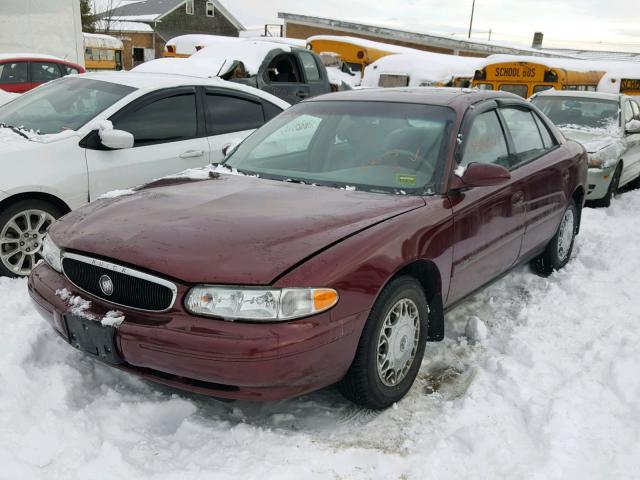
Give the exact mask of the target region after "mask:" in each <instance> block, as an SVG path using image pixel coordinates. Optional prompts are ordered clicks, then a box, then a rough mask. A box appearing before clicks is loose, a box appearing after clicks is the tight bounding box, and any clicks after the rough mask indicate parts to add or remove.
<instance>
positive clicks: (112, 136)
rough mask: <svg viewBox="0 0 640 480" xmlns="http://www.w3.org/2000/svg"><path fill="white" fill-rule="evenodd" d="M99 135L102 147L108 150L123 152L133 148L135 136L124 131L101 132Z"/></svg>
mask: <svg viewBox="0 0 640 480" xmlns="http://www.w3.org/2000/svg"><path fill="white" fill-rule="evenodd" d="M98 133H99V135H100V141H101V142H102V145H104V146H105V147H107V148H113V149H114V150H121V149H124V148H131V147H133V143H134V138H133V134H131V133H129V132H125V131H124V130H100V131H99V132H98Z"/></svg>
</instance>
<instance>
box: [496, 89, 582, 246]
mask: <svg viewBox="0 0 640 480" xmlns="http://www.w3.org/2000/svg"><path fill="white" fill-rule="evenodd" d="M498 112H499V114H500V117H501V119H502V122H503V125H505V128H506V133H507V140H508V142H509V152H510V156H509V170H510V173H511V180H512V183H513V188H514V189H515V190H516V191H519V192H522V193H523V194H524V197H523V199H522V201H523V204H522V208H523V209H524V219H525V224H524V228H525V231H524V237H523V243H522V252H521V254H520V255H521V257H525V256H527V255H528V254H529V253H532V252H533V253H535V252H536V250H537V249H539V248H541V247H543V246H544V245H546V244H547V243H548V242H549V240H550V239H551V237H553V235H555V233H556V230H557V228H558V225H559V224H560V218H561V217H562V214H563V213H564V208H565V207H566V205H567V191H568V184H569V181H570V174H571V173H570V171H569V167H570V166H571V160H570V158H568V157H567V155H566V151H565V150H564V149H562V148H561V147H560V146H559V144H558V142H557V141H556V140H555V139H554V138H553V137H552V135H551V133H550V132H549V129H548V128H547V127H546V125H545V123H544V121H543V120H542V119H541V117H539V116H538V114H537V113H535V112H533V111H532V110H531V109H529V107H528V106H527V105H525V104H522V103H521V102H518V103H511V104H510V102H508V101H507V102H504V101H503V102H502V103H501V108H500V109H499V110H498Z"/></svg>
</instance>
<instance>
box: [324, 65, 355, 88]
mask: <svg viewBox="0 0 640 480" xmlns="http://www.w3.org/2000/svg"><path fill="white" fill-rule="evenodd" d="M326 69H327V75H328V76H329V83H331V84H332V85H338V87H340V86H341V85H342V84H343V83H346V84H347V85H348V86H349V87H351V88H355V87H358V86H360V82H361V81H362V80H361V78H360V74H355V75H349V74H348V73H346V72H343V71H342V70H340V69H339V68H336V67H326Z"/></svg>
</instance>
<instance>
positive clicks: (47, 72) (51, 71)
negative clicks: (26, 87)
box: [31, 62, 62, 83]
mask: <svg viewBox="0 0 640 480" xmlns="http://www.w3.org/2000/svg"><path fill="white" fill-rule="evenodd" d="M61 76H62V73H61V72H60V69H59V68H58V65H57V64H56V63H51V62H31V81H32V82H34V83H45V82H50V81H51V80H55V79H56V78H60V77H61Z"/></svg>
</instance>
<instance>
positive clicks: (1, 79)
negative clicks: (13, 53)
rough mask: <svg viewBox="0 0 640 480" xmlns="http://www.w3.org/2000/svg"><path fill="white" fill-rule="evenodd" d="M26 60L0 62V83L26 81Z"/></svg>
mask: <svg viewBox="0 0 640 480" xmlns="http://www.w3.org/2000/svg"><path fill="white" fill-rule="evenodd" d="M28 81H29V79H28V74H27V62H7V63H1V64H0V83H5V84H9V83H27V82H28Z"/></svg>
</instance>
